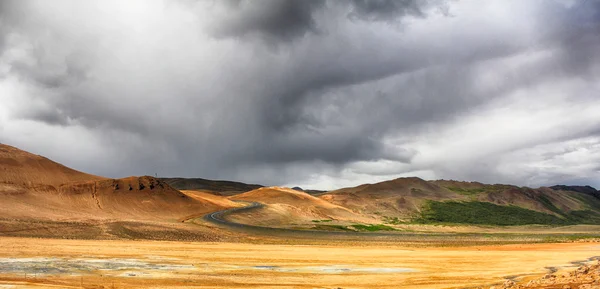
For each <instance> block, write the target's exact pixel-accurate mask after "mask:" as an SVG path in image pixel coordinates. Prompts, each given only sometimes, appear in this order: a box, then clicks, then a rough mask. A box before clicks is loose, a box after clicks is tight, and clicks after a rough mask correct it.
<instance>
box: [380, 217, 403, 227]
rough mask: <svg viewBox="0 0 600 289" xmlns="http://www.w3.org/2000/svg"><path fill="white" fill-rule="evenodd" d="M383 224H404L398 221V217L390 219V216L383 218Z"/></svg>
mask: <svg viewBox="0 0 600 289" xmlns="http://www.w3.org/2000/svg"><path fill="white" fill-rule="evenodd" d="M383 222H385V223H386V224H392V225H399V224H403V223H404V222H403V221H401V220H400V219H398V217H389V216H383Z"/></svg>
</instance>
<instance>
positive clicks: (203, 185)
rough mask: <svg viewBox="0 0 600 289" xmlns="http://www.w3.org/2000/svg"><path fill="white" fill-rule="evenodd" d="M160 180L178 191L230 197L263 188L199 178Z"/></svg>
mask: <svg viewBox="0 0 600 289" xmlns="http://www.w3.org/2000/svg"><path fill="white" fill-rule="evenodd" d="M160 180H161V181H163V182H165V183H167V184H168V185H170V186H171V187H173V188H175V189H178V190H200V191H208V192H212V193H215V194H219V195H223V196H231V195H235V194H239V193H243V192H248V191H252V190H255V189H258V188H262V187H263V186H261V185H255V184H245V183H241V182H232V181H215V180H207V179H201V178H160Z"/></svg>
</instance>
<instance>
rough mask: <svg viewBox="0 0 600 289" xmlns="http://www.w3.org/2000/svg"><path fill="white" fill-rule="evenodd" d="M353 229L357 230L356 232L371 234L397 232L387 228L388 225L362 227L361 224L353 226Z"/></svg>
mask: <svg viewBox="0 0 600 289" xmlns="http://www.w3.org/2000/svg"><path fill="white" fill-rule="evenodd" d="M352 227H353V228H355V229H356V230H359V231H369V232H376V231H396V229H394V228H392V227H390V226H387V225H383V224H378V225H361V224H354V225H352Z"/></svg>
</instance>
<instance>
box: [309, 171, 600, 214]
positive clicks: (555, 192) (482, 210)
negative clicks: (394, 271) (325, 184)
mask: <svg viewBox="0 0 600 289" xmlns="http://www.w3.org/2000/svg"><path fill="white" fill-rule="evenodd" d="M320 198H322V199H324V200H327V201H329V202H331V203H334V204H337V205H340V206H344V207H346V208H349V209H351V210H353V211H354V212H357V213H361V214H366V215H373V216H379V217H380V218H381V219H382V220H383V221H390V220H392V221H393V222H420V223H466V224H491V225H523V224H551V225H568V224H580V223H587V224H598V223H600V200H599V199H596V198H595V197H594V196H593V195H592V194H590V193H588V192H578V191H573V190H562V189H560V188H558V187H557V188H554V189H551V188H544V187H542V188H537V189H532V188H526V187H517V186H511V185H499V184H496V185H487V184H482V183H477V182H459V181H447V180H438V181H425V180H422V179H419V178H399V179H395V180H391V181H385V182H381V183H376V184H366V185H360V186H357V187H352V188H344V189H340V190H335V191H331V192H328V193H326V194H323V195H321V196H320Z"/></svg>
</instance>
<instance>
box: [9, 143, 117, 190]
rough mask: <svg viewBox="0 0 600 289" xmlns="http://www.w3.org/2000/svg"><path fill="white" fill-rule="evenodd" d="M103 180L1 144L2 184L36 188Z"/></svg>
mask: <svg viewBox="0 0 600 289" xmlns="http://www.w3.org/2000/svg"><path fill="white" fill-rule="evenodd" d="M102 179H105V178H103V177H99V176H94V175H90V174H86V173H82V172H80V171H76V170H73V169H71V168H68V167H65V166H63V165H61V164H59V163H56V162H53V161H51V160H49V159H47V158H45V157H42V156H38V155H34V154H31V153H28V152H26V151H22V150H20V149H17V148H15V147H12V146H9V145H5V144H0V183H4V184H12V185H18V186H24V187H35V186H37V185H48V186H58V185H61V184H64V183H68V182H77V181H88V180H102Z"/></svg>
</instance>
